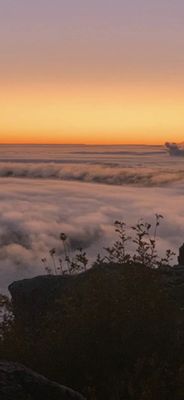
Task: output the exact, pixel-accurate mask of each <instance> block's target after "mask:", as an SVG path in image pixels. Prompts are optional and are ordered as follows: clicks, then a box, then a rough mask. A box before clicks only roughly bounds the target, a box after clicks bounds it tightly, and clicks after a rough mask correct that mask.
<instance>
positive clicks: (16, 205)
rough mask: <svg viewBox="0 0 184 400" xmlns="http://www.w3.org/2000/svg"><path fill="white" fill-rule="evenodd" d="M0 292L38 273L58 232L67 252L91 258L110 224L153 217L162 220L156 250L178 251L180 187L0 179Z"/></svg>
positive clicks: (109, 236)
mask: <svg viewBox="0 0 184 400" xmlns="http://www.w3.org/2000/svg"><path fill="white" fill-rule="evenodd" d="M0 183H1V185H0V289H1V290H3V291H4V290H6V289H7V285H8V284H9V283H10V282H12V281H13V280H16V279H21V278H25V277H29V276H33V275H35V274H40V273H44V268H43V265H42V263H41V258H42V257H45V256H47V255H48V252H49V250H50V249H51V248H53V247H56V249H57V252H58V254H59V253H62V243H61V242H60V240H59V234H60V232H65V233H66V234H68V235H69V237H70V239H71V246H72V248H73V249H74V248H77V247H78V246H79V245H81V246H82V247H84V248H85V249H87V251H88V253H89V256H90V257H91V258H93V257H94V255H96V254H97V252H98V250H100V249H101V248H103V246H105V245H106V244H108V243H110V242H112V240H113V238H114V230H113V222H114V221H115V220H116V219H122V220H125V221H126V222H127V223H128V224H130V225H131V224H133V223H135V222H136V221H137V220H138V219H139V218H141V217H144V218H145V219H146V220H149V221H152V220H153V215H154V213H161V214H163V215H164V216H165V220H164V221H163V223H162V226H161V229H160V240H159V248H160V250H161V251H163V250H164V249H166V248H172V249H178V247H179V245H180V244H181V243H182V242H183V240H184V230H183V226H184V211H183V195H184V185H181V184H180V186H175V187H172V188H151V187H150V188H143V187H142V188H136V187H131V186H113V187H112V186H107V185H101V184H98V185H97V184H91V183H85V184H84V183H80V182H65V181H64V182H63V181H57V180H49V179H45V180H43V179H37V180H35V179H34V180H33V179H25V178H24V179H23V178H22V179H18V178H3V179H1V180H0Z"/></svg>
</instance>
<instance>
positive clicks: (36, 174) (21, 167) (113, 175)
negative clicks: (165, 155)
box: [0, 160, 184, 187]
mask: <svg viewBox="0 0 184 400" xmlns="http://www.w3.org/2000/svg"><path fill="white" fill-rule="evenodd" d="M4 177H6V178H7V177H15V178H32V179H36V178H37V179H39V178H40V179H56V180H62V181H63V180H65V181H79V182H88V183H102V184H108V185H136V186H148V187H149V186H164V185H168V184H171V183H175V182H182V181H183V182H184V165H182V166H181V165H180V164H177V163H176V164H174V163H172V164H171V165H170V164H169V163H167V164H166V165H159V164H158V163H157V162H155V164H154V165H153V162H152V163H151V165H149V164H148V165H147V166H146V167H145V165H144V164H140V163H137V164H136V165H135V164H134V163H132V165H131V164H130V163H127V165H126V164H125V165H121V164H119V163H117V164H114V163H112V164H110V163H101V164H98V163H87V162H82V163H81V162H79V160H78V162H76V161H75V163H71V162H68V163H67V162H64V163H62V162H39V161H37V162H35V161H34V162H0V178H4Z"/></svg>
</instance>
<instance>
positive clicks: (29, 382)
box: [0, 361, 84, 400]
mask: <svg viewBox="0 0 184 400" xmlns="http://www.w3.org/2000/svg"><path fill="white" fill-rule="evenodd" d="M0 399H1V400H72V399H73V400H84V397H83V396H81V395H80V394H79V393H77V392H74V391H73V390H71V389H69V388H67V387H65V386H61V385H59V384H57V383H55V382H52V381H49V380H48V379H46V378H45V377H43V376H42V375H39V374H37V373H35V372H33V371H32V370H30V369H28V368H26V367H24V366H23V365H21V364H17V363H13V362H6V361H0Z"/></svg>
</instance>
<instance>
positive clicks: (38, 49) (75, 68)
mask: <svg viewBox="0 0 184 400" xmlns="http://www.w3.org/2000/svg"><path fill="white" fill-rule="evenodd" d="M183 21H184V2H183V0H175V1H173V0H154V1H153V0H134V1H133V0H126V1H124V0H93V1H91V0H31V1H25V0H1V1H0V143H10V142H12V143H21V142H23V143H143V142H144V143H163V142H164V141H165V140H174V141H183V140H184V24H183Z"/></svg>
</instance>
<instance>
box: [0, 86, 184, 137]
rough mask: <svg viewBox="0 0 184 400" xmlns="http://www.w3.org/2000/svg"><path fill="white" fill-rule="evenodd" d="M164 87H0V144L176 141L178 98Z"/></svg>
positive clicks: (183, 110) (183, 99)
mask: <svg viewBox="0 0 184 400" xmlns="http://www.w3.org/2000/svg"><path fill="white" fill-rule="evenodd" d="M12 89H13V90H12ZM180 89H181V88H175V87H169V89H168V87H167V86H164V85H161V84H159V85H152V87H151V86H149V88H148V87H147V86H143V85H140V84H139V85H138V84H137V85H136V84H130V83H128V84H124V86H123V85H122V86H121V87H120V86H117V85H112V86H109V87H106V86H103V85H100V84H98V85H96V86H95V85H91V86H90V85H82V84H80V86H78V85H74V84H73V85H72V86H68V85H66V84H63V85H61V84H60V86H59V85H50V86H49V85H43V84H42V85H37V86H33V85H32V86H31V87H30V86H28V87H27V86H26V85H24V86H22V87H20V86H18V85H14V86H13V87H12V86H11V87H8V86H6V87H3V86H2V90H1V93H0V109H1V118H0V138H1V139H0V142H1V143H87V144H95V143H100V144H101V143H106V144H108V143H109V144H113V143H154V144H155V143H156V144H157V143H163V142H165V141H166V140H171V141H172V140H174V141H182V140H183V132H184V119H183V115H184V95H183V92H182V93H181V90H180Z"/></svg>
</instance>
